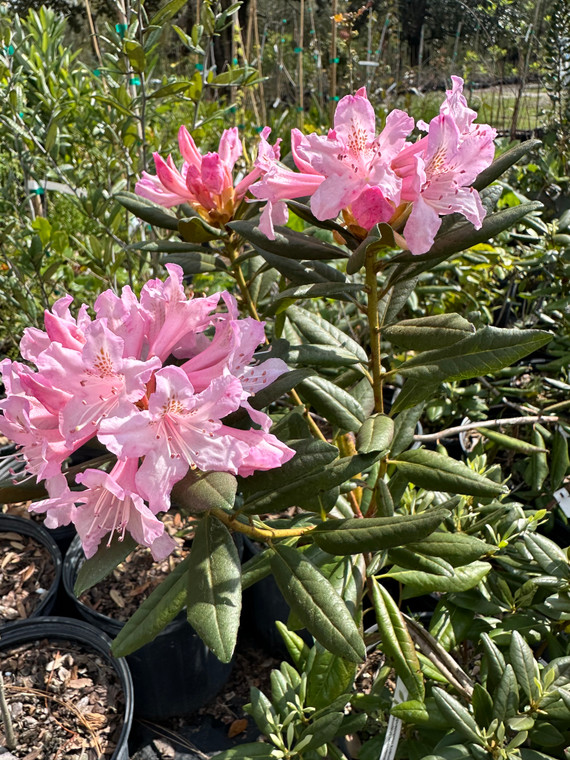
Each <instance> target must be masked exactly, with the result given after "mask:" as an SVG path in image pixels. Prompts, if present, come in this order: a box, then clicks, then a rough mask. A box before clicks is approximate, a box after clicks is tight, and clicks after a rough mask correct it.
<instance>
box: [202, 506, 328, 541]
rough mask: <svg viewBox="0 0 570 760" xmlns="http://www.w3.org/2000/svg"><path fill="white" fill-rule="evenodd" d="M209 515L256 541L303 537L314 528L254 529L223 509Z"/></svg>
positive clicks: (217, 509) (312, 526)
mask: <svg viewBox="0 0 570 760" xmlns="http://www.w3.org/2000/svg"><path fill="white" fill-rule="evenodd" d="M210 513H211V514H212V515H214V517H217V518H218V520H219V521H220V522H222V523H224V525H225V526H227V527H228V528H231V529H232V530H235V531H237V532H238V533H243V534H244V535H246V536H249V537H250V538H253V539H255V540H256V541H264V542H267V541H274V540H276V539H279V538H295V537H297V536H303V535H304V534H305V533H309V531H311V530H313V529H314V528H315V526H314V525H306V526H305V527H304V528H285V529H281V530H279V529H277V528H268V527H267V526H264V527H263V528H256V527H255V526H254V525H250V524H249V523H245V522H241V520H239V519H238V518H237V516H236V515H230V514H228V513H227V512H224V510H223V509H219V508H217V507H216V508H214V509H211V510H210Z"/></svg>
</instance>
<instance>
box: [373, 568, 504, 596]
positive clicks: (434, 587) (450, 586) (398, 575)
mask: <svg viewBox="0 0 570 760" xmlns="http://www.w3.org/2000/svg"><path fill="white" fill-rule="evenodd" d="M454 570H455V572H454V574H453V577H451V578H449V577H447V576H443V575H431V574H430V573H422V572H419V571H418V570H402V569H400V568H399V567H397V566H395V567H393V568H392V569H391V570H390V571H389V572H387V573H386V575H388V576H389V577H390V578H395V579H396V580H397V581H400V583H404V584H405V585H406V588H405V589H404V592H403V594H402V598H403V599H409V598H410V597H412V596H418V595H420V594H430V593H431V592H432V591H442V592H443V591H449V592H450V593H451V592H454V591H457V592H460V591H468V590H469V589H470V588H473V587H474V586H476V585H477V584H478V583H479V582H480V581H482V580H483V578H484V577H485V576H486V575H487V573H488V572H490V570H491V565H490V564H489V563H488V562H472V563H471V564H470V565H465V566H464V567H456V568H454Z"/></svg>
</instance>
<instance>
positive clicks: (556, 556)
mask: <svg viewBox="0 0 570 760" xmlns="http://www.w3.org/2000/svg"><path fill="white" fill-rule="evenodd" d="M523 539H524V542H525V546H526V548H527V549H528V551H529V552H530V553H531V554H532V557H533V559H534V560H535V562H536V563H537V564H538V566H539V567H540V569H541V570H542V571H543V572H544V573H546V574H547V575H554V576H556V577H557V578H565V579H566V578H568V577H570V565H569V563H568V558H567V556H566V552H564V551H563V550H562V549H561V548H560V547H559V546H558V544H556V543H555V542H554V541H551V540H550V539H549V538H547V537H546V536H543V535H542V534H540V533H526V532H525V533H524V534H523Z"/></svg>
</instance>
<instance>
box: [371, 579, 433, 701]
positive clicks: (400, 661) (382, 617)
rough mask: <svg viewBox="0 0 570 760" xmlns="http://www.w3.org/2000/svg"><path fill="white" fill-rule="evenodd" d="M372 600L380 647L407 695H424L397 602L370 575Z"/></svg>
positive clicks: (413, 650)
mask: <svg viewBox="0 0 570 760" xmlns="http://www.w3.org/2000/svg"><path fill="white" fill-rule="evenodd" d="M372 603H373V605H374V612H375V613H376V621H377V622H378V628H379V630H380V634H381V636H382V651H383V652H384V653H385V654H386V655H387V656H388V657H389V658H390V659H391V660H392V662H393V663H394V667H395V669H396V673H397V674H398V675H399V676H400V678H401V679H402V681H403V682H404V684H405V686H406V687H407V689H408V693H409V696H410V699H417V700H419V701H422V700H423V698H424V696H425V688H424V679H423V675H422V671H421V668H420V663H419V660H418V656H417V654H416V649H415V647H414V643H413V641H412V638H411V636H410V634H409V631H408V629H407V627H406V623H405V621H404V619H403V618H402V615H401V613H400V610H399V609H398V606H397V605H396V603H395V602H394V600H393V599H392V597H391V596H390V594H389V593H388V592H387V591H386V589H384V588H383V587H382V586H381V585H380V584H379V583H378V581H377V580H376V579H375V578H372Z"/></svg>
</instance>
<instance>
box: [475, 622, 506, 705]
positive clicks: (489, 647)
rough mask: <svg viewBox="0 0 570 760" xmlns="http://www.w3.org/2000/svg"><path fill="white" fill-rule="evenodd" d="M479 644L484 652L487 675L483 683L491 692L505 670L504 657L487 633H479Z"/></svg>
mask: <svg viewBox="0 0 570 760" xmlns="http://www.w3.org/2000/svg"><path fill="white" fill-rule="evenodd" d="M481 644H482V646H483V652H484V659H483V663H484V667H485V672H486V675H487V678H486V681H485V685H486V686H487V689H488V690H489V691H490V692H493V691H494V689H495V688H496V687H497V685H498V683H499V681H500V680H501V677H502V675H503V673H504V672H505V666H506V663H505V658H504V657H503V654H502V652H501V650H500V649H499V647H498V646H497V645H496V644H495V643H494V642H493V640H492V639H491V637H490V636H489V634H488V633H482V634H481Z"/></svg>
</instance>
